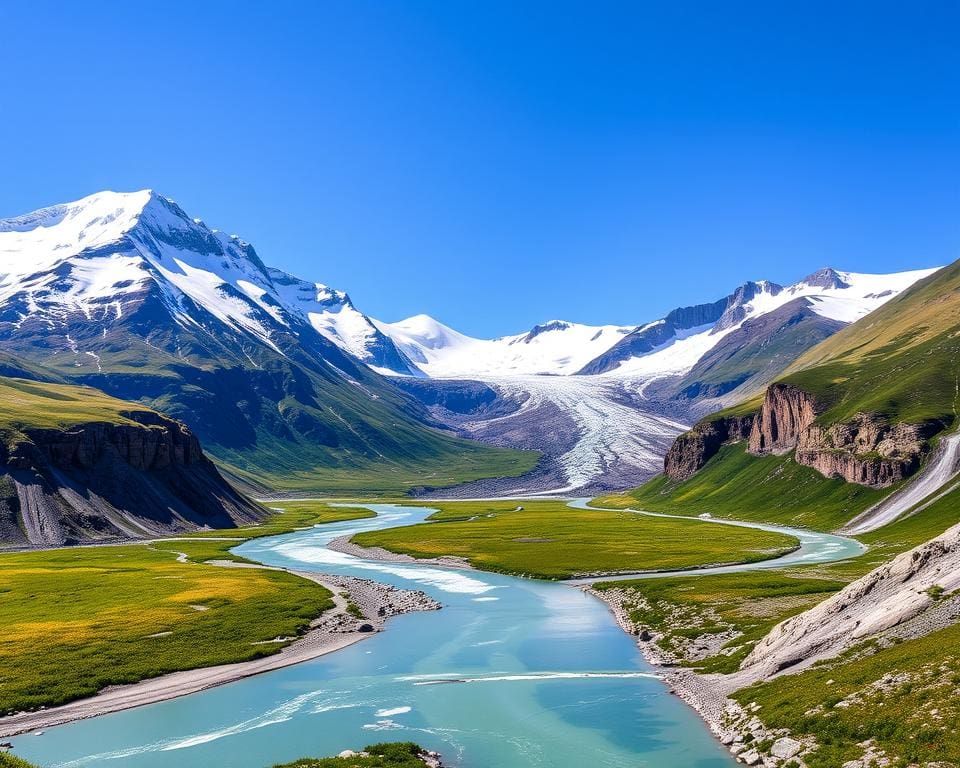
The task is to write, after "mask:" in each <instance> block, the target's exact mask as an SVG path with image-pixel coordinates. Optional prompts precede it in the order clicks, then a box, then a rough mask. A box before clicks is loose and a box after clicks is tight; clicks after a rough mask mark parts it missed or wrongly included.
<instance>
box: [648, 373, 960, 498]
mask: <svg viewBox="0 0 960 768" xmlns="http://www.w3.org/2000/svg"><path fill="white" fill-rule="evenodd" d="M822 410H823V408H822V406H821V405H820V404H818V402H817V400H816V398H814V397H813V396H812V395H811V394H810V393H808V392H806V391H804V390H803V389H801V388H799V387H797V386H794V385H792V384H789V383H783V382H779V383H776V384H772V385H771V386H770V387H768V388H767V390H766V393H765V394H764V398H763V403H762V405H761V406H760V409H759V411H757V412H756V413H755V414H748V415H743V416H719V417H712V418H710V419H705V420H703V421H701V422H699V423H698V424H696V425H695V426H694V428H693V429H692V430H690V431H689V432H686V433H685V434H683V435H680V437H678V438H677V439H676V441H675V442H674V443H673V445H672V446H671V447H670V450H669V451H668V453H667V456H666V458H665V460H664V472H665V473H666V475H667V476H668V477H669V478H670V479H671V480H685V479H687V478H688V477H690V476H691V475H693V474H694V473H695V472H697V471H698V470H699V469H700V468H701V467H703V466H704V465H705V464H706V463H707V462H708V461H709V460H710V459H711V458H712V457H713V456H714V455H715V454H716V453H717V451H719V450H720V447H721V446H722V445H724V444H727V443H735V442H740V441H742V440H747V450H748V451H749V452H750V453H752V454H754V455H756V456H763V455H767V454H771V453H772V454H784V453H789V452H791V451H793V455H794V459H795V460H796V462H797V463H798V464H802V465H804V466H807V467H812V468H813V469H816V470H817V471H818V472H819V473H820V474H822V475H824V476H825V477H840V478H842V479H844V480H846V481H847V482H849V483H857V484H860V485H868V486H871V487H873V488H884V487H886V486H889V485H892V484H894V483H897V482H899V481H901V480H903V479H904V478H906V477H908V476H910V475H911V474H913V473H914V472H916V471H917V469H919V467H920V464H921V462H922V460H923V457H924V455H925V453H926V451H927V447H928V442H927V441H928V440H929V438H930V437H932V436H933V435H934V434H935V433H936V432H937V431H939V429H940V428H941V427H942V425H938V424H933V423H924V424H907V423H893V424H890V423H888V422H886V421H885V420H884V419H882V418H881V417H879V416H878V415H876V414H866V413H858V414H856V415H855V416H854V418H853V419H851V420H849V421H845V422H837V423H833V424H821V423H819V422H818V421H817V416H818V414H819V413H820V412H822Z"/></svg>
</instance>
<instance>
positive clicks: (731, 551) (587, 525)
mask: <svg viewBox="0 0 960 768" xmlns="http://www.w3.org/2000/svg"><path fill="white" fill-rule="evenodd" d="M430 506H433V507H437V508H439V510H440V511H439V512H437V513H435V514H433V515H431V517H430V518H428V519H429V520H430V521H431V522H427V523H421V524H419V525H414V526H406V527H402V528H391V529H389V530H383V531H369V532H365V533H361V534H357V535H356V536H354V537H353V541H354V542H356V543H357V544H360V545H361V546H367V547H384V548H385V549H389V550H390V551H392V552H399V553H403V554H408V555H412V556H414V557H421V558H428V557H438V556H440V555H454V556H458V557H464V558H466V559H468V560H469V561H470V563H471V564H472V565H474V566H476V567H477V568H481V569H484V570H489V571H499V572H502V573H511V574H520V575H525V576H532V577H536V578H543V579H563V578H569V577H571V576H576V575H578V574H591V573H615V572H624V571H652V570H672V569H682V568H697V567H699V566H704V565H715V564H718V563H733V562H754V561H757V560H764V559H767V558H770V557H775V556H777V555H779V554H782V553H784V552H787V551H790V550H791V549H793V548H794V547H795V546H796V545H797V540H796V539H795V538H793V537H791V536H784V535H781V534H777V533H769V532H766V531H756V530H752V529H749V528H736V527H733V526H726V525H719V524H714V523H704V522H701V521H698V520H689V521H688V520H673V519H663V518H655V517H649V516H644V515H637V514H635V513H632V512H618V511H603V510H594V509H574V508H572V507H569V506H568V505H567V504H566V503H565V502H563V501H556V500H542V501H541V500H536V501H520V502H518V501H463V502H461V501H454V502H437V503H434V504H431V505H430ZM517 507H522V509H520V510H518V509H517Z"/></svg>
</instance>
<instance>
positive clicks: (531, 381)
mask: <svg viewBox="0 0 960 768" xmlns="http://www.w3.org/2000/svg"><path fill="white" fill-rule="evenodd" d="M276 258H277V259H279V258H280V257H279V256H277V257H276ZM317 262H318V264H321V265H322V259H318V260H317ZM808 266H809V265H808ZM918 266H920V265H918ZM805 271H807V269H800V270H798V273H799V274H802V273H803V272H805ZM318 272H322V266H320V267H318ZM310 277H311V278H314V277H323V275H322V274H318V275H311V276H310ZM744 277H745V276H738V277H737V278H736V279H735V280H732V282H731V285H730V286H729V287H728V289H727V292H726V293H725V295H719V296H714V297H712V298H711V300H710V301H706V302H704V303H693V304H691V305H689V306H683V307H678V308H676V309H674V310H672V311H670V312H669V313H667V314H666V315H665V316H664V317H662V318H650V317H644V316H642V315H643V309H642V307H643V301H642V297H639V298H638V310H637V315H638V316H637V318H636V324H633V325H626V326H622V325H601V326H591V325H584V324H580V323H575V322H569V321H565V320H548V321H545V322H543V323H541V324H539V325H537V326H536V327H534V328H531V329H529V330H526V331H523V332H520V333H517V334H515V335H511V336H505V337H502V338H496V339H478V338H472V337H470V336H467V335H464V334H462V333H459V332H458V331H456V330H454V329H453V328H450V327H448V326H446V325H444V324H442V323H441V322H439V321H438V320H436V319H434V318H432V317H430V316H428V315H423V314H421V315H415V316H413V317H410V318H407V319H405V320H400V321H396V322H386V321H383V320H380V319H375V318H373V317H371V316H369V315H367V314H365V313H364V312H363V311H362V309H361V308H358V307H357V306H355V305H354V303H353V302H352V301H351V299H350V297H349V296H348V295H347V293H345V292H343V291H342V290H338V289H334V288H331V287H328V286H327V285H325V284H323V283H318V282H311V281H309V280H304V279H301V278H299V277H295V276H293V275H290V274H288V273H287V272H285V271H283V270H281V269H277V268H274V267H270V266H268V265H267V263H266V262H265V261H264V260H262V259H261V256H260V255H258V253H257V252H256V250H255V249H254V247H253V246H252V245H251V244H249V243H247V242H246V241H244V240H243V239H241V238H240V237H239V236H237V235H227V234H224V233H223V232H222V231H220V230H217V229H211V228H209V227H208V226H207V225H206V224H204V223H203V222H202V221H201V220H200V219H195V218H192V217H191V216H189V215H188V214H187V213H186V212H184V210H183V209H181V208H180V207H179V206H178V205H177V204H176V203H175V202H174V201H173V200H171V199H169V198H166V197H163V196H161V195H158V194H156V193H154V192H152V191H141V192H133V193H115V192H100V193H97V194H94V195H91V196H89V197H86V198H84V199H82V200H78V201H76V202H72V203H64V204H60V205H54V206H52V207H49V208H44V209H42V210H39V211H35V212H33V213H29V214H26V215H22V216H18V217H15V218H8V219H4V220H0V436H2V440H0V548H3V549H5V550H9V551H6V552H4V553H3V554H2V556H0V606H2V609H3V611H4V614H3V615H4V617H5V619H6V622H5V623H6V626H7V628H8V629H7V630H6V631H5V632H4V633H2V634H0V736H4V737H10V738H14V739H15V741H14V742H13V744H12V747H13V749H14V750H15V751H16V752H17V753H18V755H21V756H22V757H24V758H26V759H29V760H31V761H36V763H37V764H41V765H44V766H50V767H51V768H52V767H54V766H57V767H60V766H62V767H66V766H70V767H71V768H82V767H83V766H98V765H103V764H111V763H110V762H109V761H119V762H116V763H113V764H116V765H124V766H127V765H129V766H133V768H154V767H155V766H166V765H177V766H182V767H183V768H201V766H203V767H204V768H205V767H206V766H210V765H224V766H226V765H229V766H231V768H262V767H263V766H267V765H270V764H274V763H277V761H278V760H283V761H290V760H296V761H297V762H292V763H289V765H290V766H304V767H306V766H327V765H343V766H353V765H357V766H361V765H364V766H365V765H370V766H386V765H403V766H416V765H432V766H438V765H444V764H449V765H457V766H464V768H490V767H492V766H510V767H513V766H528V765H529V766H551V768H580V767H581V766H585V765H598V766H600V765H603V766H611V768H613V767H620V766H628V765H629V766H633V765H657V766H665V768H694V767H696V768H706V767H707V766H709V767H710V768H714V767H719V766H730V765H733V764H734V762H739V763H741V764H746V765H749V766H763V767H764V768H839V767H841V766H842V768H907V767H910V768H952V767H955V766H957V765H960V737H958V734H957V727H956V724H957V722H958V721H960V698H958V696H957V692H956V684H957V682H958V680H960V654H958V653H957V652H956V647H957V642H958V640H960V576H958V574H960V479H958V478H960V437H958V432H957V431H956V430H957V407H958V402H957V401H958V397H960V395H958V393H960V341H958V339H960V298H958V297H960V262H954V263H952V264H949V265H948V266H946V267H942V268H924V269H915V270H911V271H906V272H899V273H893V274H863V273H857V272H849V271H844V270H843V269H841V268H836V269H835V268H830V267H824V268H821V269H818V270H817V271H814V272H812V273H810V274H808V275H807V276H806V277H802V278H799V279H798V280H797V281H796V282H794V283H791V284H789V285H779V284H776V283H773V282H770V281H768V280H756V281H748V282H742V283H740V284H739V285H737V284H736V280H741V279H743V278H744ZM562 309H563V308H562V307H560V308H558V310H561V311H562ZM255 499H256V500H255ZM74 545H88V546H74ZM107 545H109V546H107ZM371 576H372V577H374V578H375V580H373V579H371ZM441 609H442V610H441ZM408 613H417V614H418V615H415V616H408V617H405V618H396V620H394V617H399V616H400V615H401V614H408ZM621 630H625V631H621ZM360 641H365V642H363V643H361V642H360ZM334 652H336V653H335V654H334V655H333V656H330V657H326V654H333V653H334ZM321 657H324V658H321ZM671 694H677V695H676V696H673V695H671ZM704 723H705V724H706V727H704ZM382 730H383V731H385V730H389V731H391V732H396V733H395V735H396V736H397V737H398V739H397V740H398V743H393V742H390V743H375V744H370V745H369V746H368V747H367V748H365V749H364V750H363V751H360V752H358V751H355V749H354V748H355V747H359V746H360V745H361V744H363V743H366V740H367V739H366V736H367V735H368V734H369V732H370V731H382ZM39 736H42V738H38V737H39ZM401 739H402V740H401ZM4 746H6V747H9V746H11V745H10V744H5V745H4ZM438 752H439V753H440V754H437V753H438ZM337 753H339V754H340V757H335V758H324V757H322V756H324V755H335V754H337ZM304 754H309V755H316V756H318V757H317V758H313V757H308V758H303V757H302V756H303V755H304ZM171 755H174V756H175V757H174V758H171V757H170V756H171ZM298 758H302V759H300V760H297V759H298ZM24 765H26V764H25V763H23V762H21V761H20V759H19V757H18V758H16V759H14V758H10V757H9V756H8V755H7V754H6V753H5V752H3V751H2V750H0V768H5V767H6V766H14V767H16V768H21V767H22V766H24Z"/></svg>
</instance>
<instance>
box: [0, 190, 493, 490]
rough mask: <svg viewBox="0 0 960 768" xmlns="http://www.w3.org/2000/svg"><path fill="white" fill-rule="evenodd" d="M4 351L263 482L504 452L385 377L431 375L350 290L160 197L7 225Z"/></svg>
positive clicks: (46, 212)
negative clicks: (450, 429) (155, 422)
mask: <svg viewBox="0 0 960 768" xmlns="http://www.w3.org/2000/svg"><path fill="white" fill-rule="evenodd" d="M0 351H6V352H11V353H14V354H17V355H20V356H21V357H23V358H26V359H27V360H29V361H31V362H35V363H40V364H42V365H44V366H46V367H47V368H49V369H52V370H53V371H54V374H55V375H58V376H60V377H62V378H64V379H66V380H68V381H72V382H79V383H83V384H90V385H93V386H96V387H98V388H101V389H104V390H106V391H108V392H110V393H111V394H114V395H116V396H118V397H121V398H124V399H128V400H137V401H140V402H143V403H147V404H150V405H152V406H154V407H156V408H158V409H160V410H163V411H165V412H167V413H169V414H170V415H172V416H174V417H176V418H179V419H181V420H182V421H185V422H186V423H187V424H188V425H189V426H190V427H191V428H192V429H193V431H194V432H195V433H196V434H197V435H198V437H200V439H201V440H202V441H203V442H204V444H205V446H206V447H207V449H208V450H209V451H210V453H212V454H213V455H214V456H217V457H218V458H220V459H221V461H224V462H226V463H228V464H229V465H230V467H231V468H233V469H236V470H237V472H239V473H241V474H242V475H243V477H245V478H246V479H248V480H251V481H255V482H261V481H264V482H273V480H274V479H275V478H277V477H281V476H292V475H293V474H295V473H297V472H314V471H316V470H317V469H322V468H324V467H331V466H342V465H343V464H344V463H348V464H349V465H350V466H353V467H360V468H362V467H364V466H365V462H373V461H377V462H380V463H381V464H382V463H383V462H387V463H389V462H391V461H396V462H399V466H402V467H404V468H408V467H409V468H411V471H410V472H409V475H408V476H409V477H413V478H415V477H417V471H416V469H415V468H416V467H419V464H418V463H417V462H419V461H421V460H423V461H428V460H431V459H432V460H435V461H441V462H442V461H445V460H451V457H453V456H456V455H463V454H464V452H465V451H466V452H467V453H470V452H472V453H473V454H474V455H476V456H477V457H478V459H479V460H480V461H481V462H482V458H483V456H484V455H485V454H486V453H488V452H489V451H488V449H486V448H485V447H482V446H475V445H468V444H464V443H463V442H462V441H459V440H457V439H454V438H452V437H451V436H449V435H447V434H443V433H441V432H437V431H435V430H433V429H429V428H428V427H429V426H436V424H435V422H433V421H432V420H430V419H429V417H428V415H427V413H426V411H425V410H424V409H423V408H422V407H421V406H420V405H419V404H418V403H417V402H416V401H415V400H414V399H413V398H411V397H409V396H408V395H406V394H404V393H403V392H401V391H400V390H398V389H397V388H396V387H395V386H394V385H393V384H392V383H391V382H390V381H388V380H386V379H384V378H383V377H381V376H378V375H377V374H376V373H375V372H374V371H372V370H371V367H374V368H376V367H389V368H390V370H391V371H393V372H397V373H403V374H408V375H421V374H420V372H419V371H418V370H417V369H416V368H415V367H414V366H412V364H410V363H409V361H408V360H406V358H405V357H404V355H403V353H402V352H400V351H399V349H397V347H396V345H395V344H394V343H393V341H392V340H390V339H389V338H388V337H386V336H385V335H384V334H383V333H382V332H380V331H379V330H378V329H377V328H376V327H375V326H374V325H373V324H372V323H371V322H370V321H369V320H368V319H367V318H365V317H364V316H363V315H362V314H361V313H359V312H357V310H356V309H355V308H354V307H353V304H352V303H351V301H350V299H349V297H347V295H346V294H344V293H342V292H339V291H334V290H332V289H330V288H328V287H327V286H325V285H322V284H315V283H311V282H306V281H303V280H299V279H298V278H295V277H293V276H291V275H288V274H286V273H285V272H282V271H280V270H276V269H270V268H268V267H267V266H266V265H265V264H264V263H263V262H262V261H261V260H260V257H259V256H258V255H257V253H256V251H255V250H254V248H253V246H252V245H250V244H249V243H247V242H245V241H244V240H242V239H240V238H239V237H237V236H234V235H227V234H225V233H223V232H221V231H218V230H215V229H210V228H208V227H207V226H206V225H205V224H204V223H203V222H202V221H200V220H199V219H193V218H191V217H189V216H188V215H187V214H186V213H185V212H184V211H183V210H182V209H181V208H180V207H179V206H178V205H177V204H176V203H174V202H173V201H172V200H170V199H168V198H165V197H162V196H160V195H158V194H156V193H154V192H151V191H141V192H134V193H125V194H121V193H114V192H101V193H98V194H95V195H91V196H89V197H86V198H83V199H82V200H78V201H76V202H73V203H66V204H62V205H56V206H52V207H50V208H45V209H43V210H39V211H36V212H34V213H31V214H27V215H25V216H18V217H15V218H12V219H6V220H2V221H0ZM478 451H479V453H478ZM430 472H431V476H436V471H435V468H434V467H431V470H430Z"/></svg>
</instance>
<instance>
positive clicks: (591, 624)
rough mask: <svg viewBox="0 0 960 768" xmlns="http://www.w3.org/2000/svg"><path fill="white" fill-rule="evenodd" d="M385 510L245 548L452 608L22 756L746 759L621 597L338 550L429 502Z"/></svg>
mask: <svg viewBox="0 0 960 768" xmlns="http://www.w3.org/2000/svg"><path fill="white" fill-rule="evenodd" d="M369 507H370V509H372V510H374V511H375V512H377V513H378V514H377V517H376V518H369V519H365V520H354V521H348V522H343V523H335V524H330V525H324V526H322V527H317V528H313V529H310V530H306V531H300V532H296V533H291V534H287V535H284V536H277V537H271V538H264V539H256V540H253V541H250V542H247V543H245V544H242V545H241V546H239V547H237V549H236V550H235V551H236V552H237V553H238V554H240V555H243V556H245V557H248V558H251V559H254V560H257V561H260V562H263V563H267V564H270V565H279V566H285V567H291V568H298V569H304V570H316V571H322V572H328V573H338V574H346V575H351V576H361V577H366V578H373V579H376V580H378V581H381V582H385V583H390V584H394V585H396V586H400V587H406V588H408V589H422V590H424V591H425V592H427V593H428V594H430V595H431V596H433V597H435V598H436V599H438V600H440V601H441V602H442V603H443V605H444V608H443V610H441V611H437V612H432V613H415V614H409V615H406V616H400V617H397V618H395V619H392V620H391V621H390V623H389V625H388V627H387V629H386V631H385V632H383V633H380V634H378V635H376V636H374V637H372V638H370V639H369V640H364V641H363V642H360V643H357V644H355V645H352V646H350V647H349V648H346V649H344V650H341V651H337V652H335V653H333V654H330V655H327V656H324V657H322V658H319V659H316V660H314V661H310V662H305V663H302V664H298V665H295V666H292V667H288V668H285V669H281V670H278V671H275V672H270V673H266V674H263V675H259V676H256V677H252V678H248V679H246V680H242V681H239V682H236V683H231V684H229V685H225V686H222V687H219V688H215V689H212V690H209V691H205V692H202V693H198V694H194V695H191V696H185V697H182V698H179V699H174V700H171V701H167V702H163V703H160V704H153V705H150V706H146V707H142V708H139V709H134V710H129V711H126V712H120V713H117V714H112V715H105V716H102V717H98V718H94V719H91V720H85V721H81V722H77V723H71V724H69V725H64V726H60V727H58V728H53V729H50V730H48V731H46V732H45V733H43V734H42V735H32V734H29V735H24V736H20V737H17V738H16V739H14V745H15V753H16V754H18V755H20V756H22V757H24V758H27V759H29V760H34V761H36V762H38V763H40V764H41V765H43V766H45V768H82V767H86V766H111V765H116V766H117V767H118V768H121V767H122V768H128V767H129V768H155V767H157V766H163V767H164V768H170V767H171V766H175V767H176V768H268V766H271V765H273V764H274V763H277V762H283V761H289V760H294V759H296V758H299V757H304V756H323V755H330V754H336V753H337V752H339V751H341V750H343V749H348V748H351V749H357V748H360V747H362V746H364V745H366V744H368V743H372V742H377V741H407V740H410V741H416V742H418V743H420V744H421V745H423V746H425V747H428V748H430V749H435V750H437V751H439V752H441V753H443V755H444V757H445V760H446V761H447V762H448V763H450V764H453V765H456V766H463V768H526V767H528V766H529V767H530V768H535V767H541V766H542V767H543V768H585V766H590V767H591V768H614V767H616V768H623V767H625V766H651V767H652V766H656V767H657V768H730V766H734V765H736V764H735V763H734V761H733V760H732V758H731V757H730V755H729V754H728V753H727V751H726V750H725V749H723V748H722V747H721V746H720V745H719V744H718V743H717V742H716V741H715V740H714V739H713V738H712V737H711V736H710V734H709V732H708V730H707V728H706V726H705V725H704V724H703V723H702V721H701V720H700V719H699V718H698V717H697V716H696V715H695V714H694V713H693V712H692V710H690V709H689V708H688V707H687V706H686V705H684V704H683V703H682V702H681V701H680V700H679V699H678V698H676V697H675V696H673V695H672V694H670V693H669V691H668V690H667V688H666V687H665V686H664V684H663V683H662V682H661V681H660V680H659V679H657V678H656V676H655V675H653V674H652V670H651V668H650V667H649V665H647V664H646V662H645V661H644V660H643V658H642V657H641V655H640V653H639V651H638V650H637V647H636V645H635V643H634V641H633V639H631V638H630V637H629V636H627V635H626V634H625V633H624V632H622V631H621V630H620V629H619V628H618V627H617V625H616V624H615V623H614V621H613V618H612V616H611V615H610V613H609V611H608V610H607V608H606V606H605V605H603V604H602V603H601V602H600V601H598V600H596V599H595V598H593V597H591V596H589V595H587V594H584V593H583V592H581V591H580V590H579V589H576V588H574V587H572V586H570V585H568V584H563V583H557V582H542V581H533V580H528V579H519V578H513V577H510V576H503V575H499V574H490V573H483V572H479V571H463V570H454V569H446V568H439V567H433V566H426V565H417V564H409V565H408V564H392V563H381V562H376V561H368V560H363V559H360V558H356V557H352V556H349V555H344V554H341V553H337V552H333V551H331V550H329V549H327V548H326V544H327V543H328V542H329V541H330V540H331V539H333V538H334V537H337V536H343V535H345V534H353V533H358V532H360V531H365V530H371V529H378V528H385V527H394V526H398V525H410V524H412V523H416V522H420V521H421V520H423V518H424V517H426V516H427V515H428V514H430V512H431V510H429V509H424V508H420V507H406V506H399V505H391V504H371V505H369ZM705 525H706V523H705ZM787 530H789V529H787ZM794 533H798V532H794ZM813 536H814V538H815V539H816V540H807V541H805V542H804V548H802V549H801V550H800V551H798V552H796V553H793V555H792V556H791V557H792V558H794V560H795V561H796V560H797V558H800V560H799V561H800V562H816V561H824V560H834V559H839V558H840V557H844V556H849V555H850V554H855V552H853V551H852V549H849V548H848V549H844V547H842V546H839V545H838V542H847V541H849V540H846V539H838V537H830V536H826V535H821V534H816V535H813ZM745 567H756V564H754V565H753V566H740V567H739V568H745Z"/></svg>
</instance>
